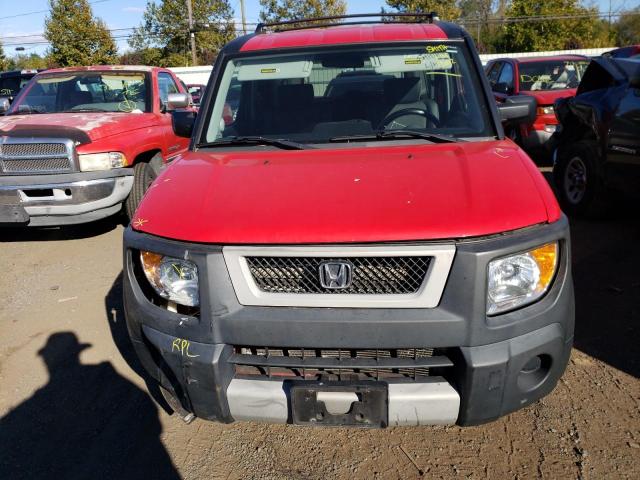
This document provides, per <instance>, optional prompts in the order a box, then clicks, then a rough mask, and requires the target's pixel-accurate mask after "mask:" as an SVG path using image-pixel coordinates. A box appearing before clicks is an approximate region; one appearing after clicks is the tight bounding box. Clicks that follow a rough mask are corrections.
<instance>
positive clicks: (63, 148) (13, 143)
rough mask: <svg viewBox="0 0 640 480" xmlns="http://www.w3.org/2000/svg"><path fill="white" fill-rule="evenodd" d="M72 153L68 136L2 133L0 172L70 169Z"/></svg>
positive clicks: (68, 170) (65, 171) (20, 172)
mask: <svg viewBox="0 0 640 480" xmlns="http://www.w3.org/2000/svg"><path fill="white" fill-rule="evenodd" d="M74 157H75V153H74V145H73V142H72V141H71V140H65V139H40V138H38V139H32V138H16V137H4V138H2V139H1V141H0V174H3V175H29V174H54V173H67V172H73V171H75V170H76V169H75V162H74Z"/></svg>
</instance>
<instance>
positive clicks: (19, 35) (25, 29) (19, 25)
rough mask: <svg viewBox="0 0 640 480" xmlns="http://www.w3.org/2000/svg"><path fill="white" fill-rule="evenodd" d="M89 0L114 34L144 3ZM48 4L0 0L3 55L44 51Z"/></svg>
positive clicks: (374, 4)
mask: <svg viewBox="0 0 640 480" xmlns="http://www.w3.org/2000/svg"><path fill="white" fill-rule="evenodd" d="M89 1H90V3H91V4H92V5H91V6H92V8H93V13H94V15H96V16H98V17H100V18H102V19H103V20H104V21H105V22H106V24H107V26H108V27H109V29H111V30H114V31H113V35H114V36H118V35H119V36H123V35H126V34H128V33H130V30H124V29H128V28H131V27H136V26H138V25H139V24H140V21H141V18H142V12H143V11H144V7H145V5H146V3H147V0H89ZM156 1H160V0H156ZM542 1H553V0H542ZM610 1H611V4H612V10H613V11H616V10H619V9H629V8H634V7H636V6H638V5H639V4H640V0H594V1H593V3H594V4H595V5H597V6H598V7H599V8H600V11H603V12H604V11H608V9H609V3H610ZM230 3H231V6H232V8H233V9H234V11H235V16H236V17H237V18H238V21H239V18H240V2H239V0H230ZM385 3H386V2H385V1H384V0H348V2H347V5H348V13H367V12H379V11H380V8H381V7H382V6H384V5H385ZM48 8H49V2H48V0H20V1H19V2H15V1H12V0H0V42H2V44H3V45H4V50H5V54H6V55H9V56H11V55H14V54H16V53H17V52H16V50H15V49H16V47H23V48H24V49H25V50H24V52H23V53H31V52H35V53H39V54H43V53H44V52H45V51H46V49H47V45H46V44H44V43H42V42H43V37H42V32H43V30H44V19H45V17H46V16H47V13H48ZM245 10H246V16H247V22H248V23H255V22H257V21H258V14H259V12H260V2H259V0H245ZM185 11H186V9H185ZM249 28H250V27H249ZM38 42H40V43H38ZM118 48H119V49H120V51H124V50H126V49H127V41H126V39H119V40H118Z"/></svg>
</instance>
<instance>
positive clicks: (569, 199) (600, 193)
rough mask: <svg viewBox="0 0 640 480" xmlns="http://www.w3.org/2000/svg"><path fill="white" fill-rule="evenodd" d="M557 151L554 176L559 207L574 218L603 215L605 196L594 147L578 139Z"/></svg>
mask: <svg viewBox="0 0 640 480" xmlns="http://www.w3.org/2000/svg"><path fill="white" fill-rule="evenodd" d="M559 153H560V155H559V156H558V161H557V163H556V165H555V166H554V168H553V178H554V182H555V185H556V194H557V196H558V200H559V201H560V206H561V207H562V210H563V211H564V212H565V213H566V214H568V215H572V216H576V217H600V216H602V215H604V214H605V213H606V209H607V195H606V189H605V188H604V181H603V178H602V174H601V171H602V170H601V167H600V156H599V154H598V149H597V147H596V146H595V145H593V144H589V143H585V142H578V143H576V144H575V145H573V146H571V147H569V148H567V149H564V150H562V151H560V152H559Z"/></svg>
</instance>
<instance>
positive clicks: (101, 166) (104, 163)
mask: <svg viewBox="0 0 640 480" xmlns="http://www.w3.org/2000/svg"><path fill="white" fill-rule="evenodd" d="M78 162H79V164H80V170H81V171H83V172H95V171H97V170H111V169H112V168H121V167H124V166H125V165H126V164H127V157H125V156H124V155H123V154H122V153H120V152H105V153H87V154H85V155H78Z"/></svg>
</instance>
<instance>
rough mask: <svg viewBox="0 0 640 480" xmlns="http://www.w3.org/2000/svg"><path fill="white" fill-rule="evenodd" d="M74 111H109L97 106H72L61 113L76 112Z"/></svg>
mask: <svg viewBox="0 0 640 480" xmlns="http://www.w3.org/2000/svg"><path fill="white" fill-rule="evenodd" d="M74 112H107V113H108V112H109V110H105V109H104V108H96V107H82V108H70V109H69V110H60V113H74Z"/></svg>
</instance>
